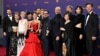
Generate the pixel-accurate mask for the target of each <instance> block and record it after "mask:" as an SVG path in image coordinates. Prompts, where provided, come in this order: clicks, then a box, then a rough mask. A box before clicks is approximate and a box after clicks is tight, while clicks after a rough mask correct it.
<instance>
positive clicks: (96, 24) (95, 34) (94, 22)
mask: <svg viewBox="0 0 100 56" xmlns="http://www.w3.org/2000/svg"><path fill="white" fill-rule="evenodd" d="M93 26H94V28H93V36H97V35H98V30H99V19H98V16H97V15H96V14H95V15H94V18H93Z"/></svg>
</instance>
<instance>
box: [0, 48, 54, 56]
mask: <svg viewBox="0 0 100 56" xmlns="http://www.w3.org/2000/svg"><path fill="white" fill-rule="evenodd" d="M5 55H6V48H5V47H0V56H5ZM50 56H55V54H54V52H51V53H50Z"/></svg>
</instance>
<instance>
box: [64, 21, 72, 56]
mask: <svg viewBox="0 0 100 56" xmlns="http://www.w3.org/2000/svg"><path fill="white" fill-rule="evenodd" d="M64 28H65V31H64V32H63V33H64V38H63V43H65V44H66V48H67V56H73V54H72V46H73V45H72V42H73V40H72V39H73V24H72V22H69V23H67V24H65V25H64Z"/></svg>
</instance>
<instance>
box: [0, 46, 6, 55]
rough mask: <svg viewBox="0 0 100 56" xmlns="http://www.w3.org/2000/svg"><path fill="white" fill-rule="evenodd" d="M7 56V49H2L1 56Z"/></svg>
mask: <svg viewBox="0 0 100 56" xmlns="http://www.w3.org/2000/svg"><path fill="white" fill-rule="evenodd" d="M5 55H6V48H5V47H0V56H5Z"/></svg>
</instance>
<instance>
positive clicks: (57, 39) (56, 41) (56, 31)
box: [52, 6, 62, 56]
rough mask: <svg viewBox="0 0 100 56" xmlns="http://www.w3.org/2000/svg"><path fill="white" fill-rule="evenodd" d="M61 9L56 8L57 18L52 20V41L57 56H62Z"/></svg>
mask: <svg viewBox="0 0 100 56" xmlns="http://www.w3.org/2000/svg"><path fill="white" fill-rule="evenodd" d="M61 21H62V16H61V8H60V7H59V6H57V7H55V17H54V18H53V20H52V37H53V38H52V39H53V46H54V51H55V53H56V56H61V55H62V54H61V53H62V52H61V31H60V27H61V25H62V23H61Z"/></svg>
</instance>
